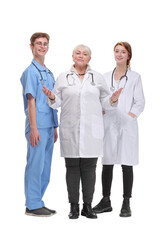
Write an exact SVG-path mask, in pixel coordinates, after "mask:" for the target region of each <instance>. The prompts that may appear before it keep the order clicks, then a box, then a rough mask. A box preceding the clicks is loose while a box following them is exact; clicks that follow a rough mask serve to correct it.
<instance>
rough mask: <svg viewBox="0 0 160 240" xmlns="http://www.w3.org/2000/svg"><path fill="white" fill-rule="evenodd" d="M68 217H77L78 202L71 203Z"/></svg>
mask: <svg viewBox="0 0 160 240" xmlns="http://www.w3.org/2000/svg"><path fill="white" fill-rule="evenodd" d="M68 216H69V218H70V219H76V218H78V217H79V204H78V203H71V209H70V213H69V215H68Z"/></svg>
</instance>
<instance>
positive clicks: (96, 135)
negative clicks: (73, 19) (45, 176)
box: [43, 45, 121, 219]
mask: <svg viewBox="0 0 160 240" xmlns="http://www.w3.org/2000/svg"><path fill="white" fill-rule="evenodd" d="M72 57H73V61H74V65H73V66H72V67H71V69H70V70H69V71H67V72H64V73H62V74H61V75H60V76H59V77H58V79H57V80H56V83H55V87H54V89H53V92H51V91H49V90H48V89H47V88H46V87H44V90H43V92H44V93H45V95H46V96H48V104H49V106H50V107H52V108H54V109H55V108H58V107H60V106H61V116H60V129H59V131H60V147H61V156H62V157H64V158H65V163H66V170H67V172H66V182H67V190H68V198H69V202H70V204H71V210H70V214H69V218H70V219H76V218H78V217H79V187H80V181H81V183H82V194H83V202H84V204H83V209H82V211H81V215H83V216H86V217H87V218H97V215H96V214H95V213H94V212H93V210H92V207H91V203H92V198H93V193H94V186H95V169H96V163H97V159H98V157H102V155H103V137H104V128H103V116H102V106H103V107H107V106H111V102H113V103H114V102H117V99H118V97H119V95H120V92H121V89H120V90H119V91H116V93H114V94H113V95H112V97H110V96H109V91H108V89H107V86H106V84H105V81H104V78H103V76H102V75H101V74H99V73H97V72H95V71H93V70H92V69H91V68H90V66H89V65H88V63H89V61H90V59H91V50H90V49H89V48H88V47H87V46H84V45H79V46H77V47H76V48H75V49H74V51H73V55H72ZM115 105H116V103H115Z"/></svg>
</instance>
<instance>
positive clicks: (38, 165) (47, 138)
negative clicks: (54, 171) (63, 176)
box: [25, 127, 54, 210]
mask: <svg viewBox="0 0 160 240" xmlns="http://www.w3.org/2000/svg"><path fill="white" fill-rule="evenodd" d="M38 131H39V133H40V138H41V142H40V141H39V145H38V146H37V145H36V146H35V147H32V145H31V144H30V142H29V135H30V132H28V133H27V134H26V139H27V165H26V169H25V196H26V207H27V208H28V209H30V210H32V209H37V208H41V207H44V202H43V201H42V197H43V195H44V193H45V190H46V188H47V186H48V183H49V180H50V170H51V161H52V152H53V145H54V128H53V127H51V128H39V129H38Z"/></svg>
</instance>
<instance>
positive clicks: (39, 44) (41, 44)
mask: <svg viewBox="0 0 160 240" xmlns="http://www.w3.org/2000/svg"><path fill="white" fill-rule="evenodd" d="M35 44H37V45H38V46H41V47H42V46H43V47H45V48H48V47H49V43H47V42H44V43H42V42H36V43H35Z"/></svg>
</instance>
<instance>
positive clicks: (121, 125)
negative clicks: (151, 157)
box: [102, 70, 145, 166]
mask: <svg viewBox="0 0 160 240" xmlns="http://www.w3.org/2000/svg"><path fill="white" fill-rule="evenodd" d="M127 76H128V80H127V83H126V85H125V82H126V78H123V79H122V80H121V81H120V83H119V84H118V83H116V81H115V80H114V78H113V85H114V87H115V91H116V90H117V89H119V88H124V89H123V90H122V92H121V95H120V97H119V100H118V106H117V108H116V109H114V110H113V108H112V109H111V108H110V109H108V110H107V109H105V115H104V129H105V133H104V134H105V136H104V157H103V158H102V164H104V165H105V164H108V165H110V164H122V165H128V166H133V165H136V164H138V125H137V117H138V116H139V115H140V113H141V112H142V111H143V109H144V105H145V100H144V95H143V89H142V82H141V76H140V75H139V74H138V73H136V72H134V71H131V70H128V72H127ZM111 77H112V72H109V73H106V74H104V78H105V81H106V84H107V86H108V88H109V91H110V94H112V91H111V90H110V87H111ZM118 85H119V86H118ZM129 112H132V113H134V114H135V115H136V118H132V117H131V116H129V115H128V113H129Z"/></svg>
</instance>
